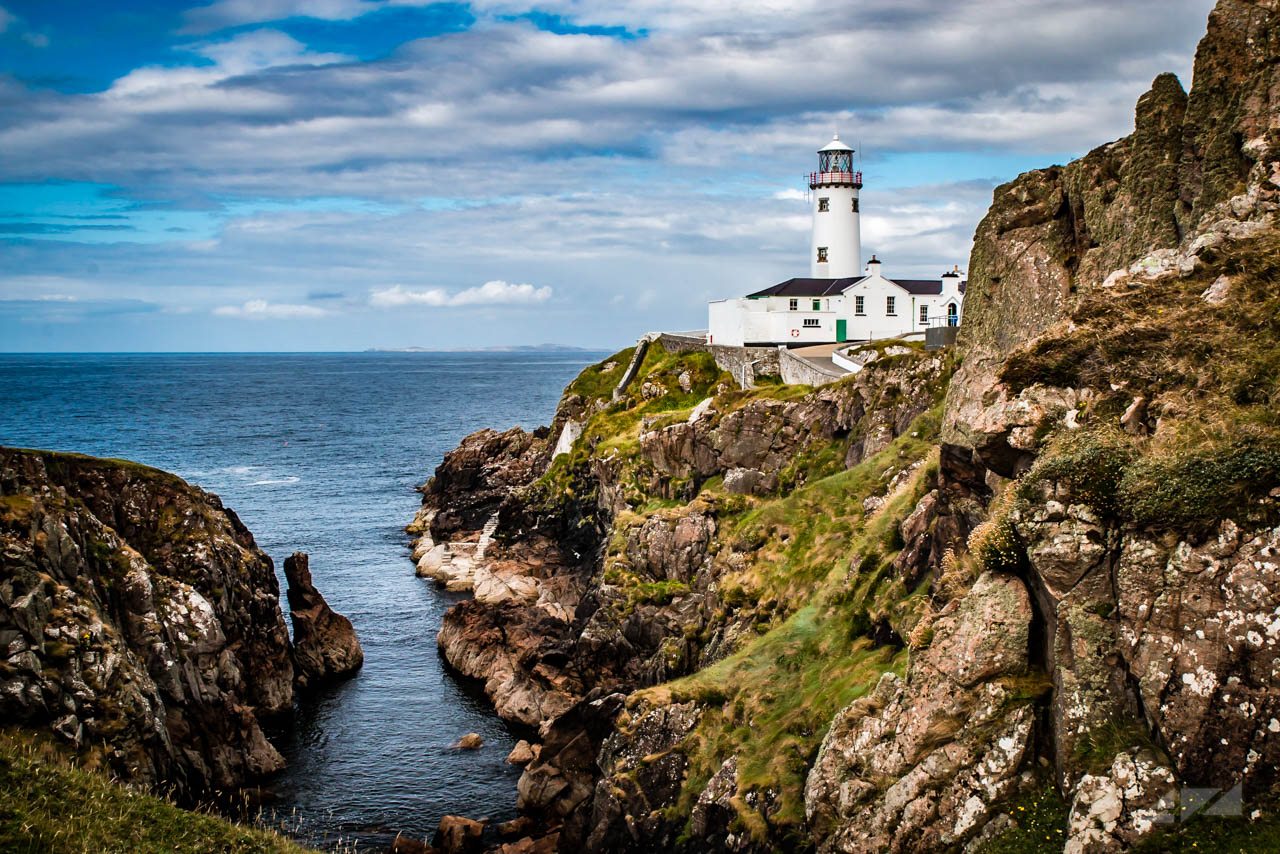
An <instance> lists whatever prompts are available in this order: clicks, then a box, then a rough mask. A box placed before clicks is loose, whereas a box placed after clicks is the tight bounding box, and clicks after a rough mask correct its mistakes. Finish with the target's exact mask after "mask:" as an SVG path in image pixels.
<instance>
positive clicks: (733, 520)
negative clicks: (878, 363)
mask: <svg viewBox="0 0 1280 854" xmlns="http://www.w3.org/2000/svg"><path fill="white" fill-rule="evenodd" d="M894 343H897V342H888V343H887V344H884V345H883V346H889V345H892V344H894ZM906 346H907V347H908V348H909V351H910V352H908V353H903V354H899V355H898V356H895V357H892V358H894V359H900V360H908V359H919V358H921V357H922V353H921V352H920V349H921V348H920V347H918V346H914V345H906ZM880 349H882V347H880ZM630 357H631V353H630V352H629V351H625V352H623V353H619V354H618V355H616V356H613V357H610V358H609V359H608V360H606V361H605V362H603V363H601V364H600V365H597V366H593V367H592V368H588V369H587V370H586V371H584V372H583V375H582V376H581V377H579V379H578V380H576V381H575V382H574V384H573V385H571V386H570V388H569V392H571V393H574V394H580V395H582V396H583V397H584V398H587V399H589V400H591V401H594V403H593V404H592V405H591V406H590V407H589V408H588V410H587V412H588V415H587V418H586V423H585V425H584V428H583V434H582V438H581V439H580V440H579V441H578V442H577V443H576V444H575V448H574V450H573V451H572V452H571V453H569V454H566V455H563V456H561V457H560V458H559V459H557V460H556V462H555V464H554V465H553V466H552V467H551V468H550V470H549V471H548V472H547V473H546V474H545V475H544V476H543V477H542V478H541V479H540V480H539V481H538V482H537V483H535V484H534V485H533V486H531V487H530V489H529V492H528V494H527V498H528V499H532V501H533V502H534V503H535V506H538V507H539V511H540V512H545V513H546V514H547V515H548V516H556V515H558V516H560V517H561V518H577V519H581V518H585V517H587V516H589V515H590V514H591V513H593V512H595V510H594V508H596V507H597V506H598V504H599V499H600V496H598V495H597V494H596V491H597V490H598V489H599V486H598V484H599V482H600V479H599V477H598V471H597V470H598V468H599V467H602V466H608V467H609V468H610V471H611V474H610V477H609V481H610V482H611V483H613V484H617V485H618V487H619V489H620V496H621V498H622V499H623V500H624V501H625V503H626V505H627V507H626V509H622V510H620V512H616V513H615V514H613V515H612V518H611V520H609V521H610V522H611V528H612V537H611V539H610V541H609V542H608V543H607V546H606V555H605V560H604V574H603V581H604V583H605V584H607V585H610V586H611V587H612V588H614V589H615V590H616V591H617V593H619V594H620V596H617V597H615V598H613V599H612V600H611V601H610V603H609V604H607V605H606V606H605V607H609V608H615V609H617V610H618V613H616V614H614V615H613V616H614V618H615V619H625V618H626V617H627V616H628V615H630V614H631V613H632V612H633V611H634V610H635V609H636V608H638V607H641V606H646V607H647V606H654V605H667V604H670V603H673V602H677V601H678V600H680V599H681V598H682V597H685V596H687V595H689V594H690V588H689V585H688V584H687V583H685V582H683V581H674V580H669V579H666V578H661V577H658V578H654V577H652V576H651V575H650V574H649V571H648V569H647V568H644V567H639V566H636V565H635V562H634V560H633V558H632V557H631V556H630V554H629V552H630V550H631V548H632V541H633V540H634V539H635V536H636V532H637V530H638V529H639V528H640V527H641V526H644V525H645V524H646V523H650V522H653V521H654V520H659V519H660V520H662V521H664V522H666V523H669V524H671V525H674V524H675V523H676V521H677V520H679V519H680V518H682V517H686V516H694V515H697V516H702V515H706V516H709V517H711V518H713V519H714V520H715V538H714V541H713V543H712V545H711V549H710V551H711V554H712V560H713V561H715V562H716V563H717V568H716V579H717V580H716V584H717V588H718V591H717V592H718V598H719V601H720V603H721V610H720V611H719V612H717V613H714V614H711V615H710V617H709V619H708V620H707V622H706V624H705V625H702V624H695V625H694V626H691V627H690V629H691V631H693V632H701V633H702V636H701V637H700V638H698V640H699V641H700V642H699V644H698V645H699V646H703V645H705V644H706V643H708V642H710V641H711V640H712V638H713V637H715V636H717V635H719V633H720V632H721V631H722V630H724V629H725V628H727V627H732V632H733V633H734V635H733V636H735V637H737V638H738V640H737V641H735V642H733V643H734V648H733V649H732V650H731V652H730V654H729V655H727V657H725V658H723V659H721V660H720V661H719V662H718V663H716V664H714V665H712V666H711V667H708V668H706V669H703V670H701V671H698V672H696V673H694V674H692V675H690V676H687V677H685V678H683V679H679V680H676V681H674V682H669V683H666V684H664V685H660V686H657V687H654V688H650V689H648V690H645V691H641V692H638V693H637V694H636V695H633V699H632V703H631V704H632V713H637V712H639V711H640V710H641V709H643V708H644V707H647V706H648V705H649V704H651V703H654V704H660V703H665V702H683V701H686V700H690V699H695V700H697V701H699V702H700V703H702V704H703V705H704V706H706V707H707V708H706V709H705V711H704V714H703V716H702V718H701V721H700V723H699V724H698V726H697V727H696V728H695V729H694V731H693V732H692V733H691V734H690V735H689V736H688V737H687V738H686V739H685V740H684V742H682V743H681V744H680V745H678V746H677V747H676V750H678V751H680V752H681V753H683V754H684V755H685V756H686V758H687V759H688V761H689V773H688V777H687V779H686V780H685V783H684V785H683V787H682V790H681V794H680V797H679V799H678V803H677V804H676V805H674V806H673V807H671V814H670V818H672V819H673V820H684V819H687V817H688V816H689V814H690V810H691V808H692V805H693V802H694V801H695V800H696V798H697V797H698V795H699V794H700V793H701V791H702V790H703V788H704V787H705V786H706V784H707V782H708V780H709V779H710V778H711V776H712V775H713V774H714V773H715V772H716V771H717V770H718V769H719V768H720V766H721V765H722V764H723V762H724V761H725V760H726V759H727V758H728V757H729V756H737V757H738V782H739V797H738V798H736V799H735V800H734V803H735V804H736V805H737V807H738V823H739V825H740V829H741V830H743V831H745V832H748V833H750V834H751V835H752V836H753V837H754V838H756V839H757V840H761V841H764V840H768V841H770V842H777V843H780V844H781V843H787V842H788V841H792V842H797V843H799V842H800V841H801V840H802V839H803V826H804V815H803V813H804V796H803V788H804V780H805V775H806V774H807V772H808V768H809V767H810V766H811V765H812V762H813V759H814V757H815V756H816V753H817V750H818V748H819V745H820V744H821V741H822V738H823V735H824V734H825V731H826V728H827V726H828V725H829V724H830V722H831V720H832V719H833V718H834V717H835V715H836V713H838V712H839V711H840V710H841V709H843V708H844V707H845V706H847V705H848V704H849V703H851V702H853V701H854V700H856V699H858V698H859V697H861V696H863V695H864V694H866V693H867V692H868V691H870V690H871V689H872V688H874V686H875V685H876V683H877V682H878V681H879V679H880V677H881V676H882V675H883V674H884V673H885V672H889V671H892V672H896V673H898V674H902V673H904V672H905V670H906V666H907V661H908V657H909V655H910V653H909V651H908V650H907V648H906V646H905V644H904V643H903V642H902V638H904V637H906V636H907V634H909V633H910V631H911V630H912V628H913V627H914V626H915V625H916V624H917V623H918V622H919V621H920V619H921V617H922V616H923V615H924V614H925V613H926V612H927V611H928V609H929V607H930V606H929V604H928V596H927V588H928V581H927V580H926V581H922V582H921V583H920V584H919V585H918V586H917V587H916V588H915V589H908V588H907V587H906V586H905V584H904V583H903V582H902V581H901V580H900V579H899V578H898V577H897V574H896V573H895V572H894V570H893V568H892V562H893V560H894V558H895V557H896V555H897V554H898V552H899V550H900V549H901V548H902V546H903V544H902V541H901V535H900V533H899V527H900V523H901V521H902V520H903V519H904V518H905V517H906V515H907V514H908V513H910V512H911V510H912V508H913V507H914V506H915V504H916V502H917V501H918V500H919V498H920V497H921V495H922V494H923V492H924V490H925V489H926V488H927V484H928V483H929V482H930V481H931V479H932V478H933V476H934V475H935V473H936V470H937V458H936V441H937V436H938V433H939V430H940V425H941V419H942V397H943V394H944V393H945V388H946V379H947V376H948V375H949V371H944V372H943V376H942V378H941V380H940V381H939V382H938V383H937V384H936V387H935V388H932V389H930V390H921V389H913V390H912V391H913V395H916V396H918V395H919V394H920V393H921V392H922V391H924V392H925V393H926V394H927V393H928V391H932V393H933V401H934V406H933V407H932V408H931V409H929V410H928V411H926V412H925V413H923V414H922V415H920V416H919V417H918V418H916V420H915V421H914V423H912V424H911V425H910V426H909V427H908V428H907V430H906V431H905V432H904V433H903V434H902V435H901V436H899V437H898V438H897V439H896V440H894V441H893V442H892V443H891V444H890V445H889V446H888V447H887V448H884V449H883V450H881V451H879V452H878V453H875V454H873V455H872V456H870V457H869V458H867V459H865V460H863V461H862V462H861V463H859V464H858V465H855V466H853V467H852V468H849V469H847V470H846V468H845V465H846V458H847V454H848V451H849V447H850V442H851V441H854V438H855V437H856V438H857V439H858V440H861V439H862V438H863V435H864V433H865V431H864V430H862V429H855V430H854V431H852V433H851V435H849V436H846V435H839V436H836V437H833V438H831V439H829V440H823V439H821V438H819V437H818V436H816V435H815V436H814V438H813V441H810V442H808V443H805V444H803V445H802V446H801V450H800V451H799V452H798V453H796V454H795V456H794V457H793V458H792V459H791V460H790V462H789V464H788V465H787V466H786V467H785V468H784V469H783V470H782V471H781V472H779V475H778V481H779V492H780V493H781V494H780V495H778V496H776V497H775V496H746V495H737V494H730V493H728V492H726V491H725V489H724V485H723V480H722V479H721V478H720V477H715V478H711V479H709V480H706V481H705V482H704V481H702V480H701V479H700V478H699V477H698V476H697V475H696V473H691V474H690V475H688V476H686V477H669V476H666V475H665V474H660V473H658V472H657V471H656V470H655V469H654V467H653V465H652V464H651V463H649V461H648V460H647V459H646V458H645V456H644V455H643V454H642V453H641V446H640V436H641V434H642V432H644V431H646V430H655V429H661V428H662V427H665V426H668V425H672V424H676V423H678V422H681V421H684V420H686V419H687V418H688V417H689V414H690V412H691V411H692V410H693V408H694V407H695V406H696V405H697V404H698V403H700V402H701V401H703V400H705V399H706V398H708V397H710V396H713V395H714V397H715V402H714V408H715V412H717V413H719V414H718V415H713V416H711V417H713V418H723V417H724V415H725V414H727V413H730V412H733V411H735V410H738V409H740V408H742V407H743V406H746V405H749V404H751V403H752V402H755V401H771V402H784V401H793V400H801V399H803V398H804V397H805V396H807V395H810V394H812V393H813V389H812V388H809V387H807V386H794V385H776V384H768V383H762V384H760V385H758V386H757V387H755V388H753V389H750V390H742V389H739V388H737V385H736V383H734V382H733V381H732V378H731V377H730V376H729V375H728V374H726V373H724V372H722V371H721V370H720V369H719V368H718V367H717V366H716V365H715V362H714V360H713V358H712V357H711V356H710V354H707V353H701V352H691V353H668V352H666V350H665V349H664V348H662V347H661V346H660V345H659V346H653V347H651V348H650V349H649V351H648V352H647V353H646V355H645V358H644V361H643V364H642V365H641V367H640V369H639V371H638V372H637V375H636V379H635V380H633V381H632V383H631V384H630V385H629V386H628V388H627V390H626V391H625V393H624V394H623V395H621V397H620V399H618V400H616V401H615V400H613V399H612V396H611V395H612V388H613V385H612V383H613V382H616V379H617V378H620V377H621V375H622V373H623V371H624V370H625V366H626V362H627V360H628V359H629V358H630ZM610 362H613V363H615V366H614V368H611V369H610V370H609V371H604V370H603V367H604V366H605V365H607V364H608V363H610ZM860 376H861V375H860ZM682 378H683V383H682V382H681V379H682ZM843 382H845V383H851V384H852V383H859V382H861V383H863V385H864V386H865V390H864V393H865V391H873V390H876V389H880V398H877V399H873V400H867V401H866V402H865V405H866V407H867V410H868V411H876V410H880V409H883V408H884V407H888V406H894V405H896V404H898V403H899V402H900V401H899V397H901V395H902V391H901V390H899V389H898V388H896V387H894V386H893V384H892V383H885V384H883V385H884V387H883V388H880V387H879V386H878V385H877V384H875V383H869V384H868V383H866V382H865V376H862V378H861V379H860V378H858V377H851V378H849V379H846V380H844V381H843ZM917 463H921V465H918V466H916V464H917ZM912 466H916V467H915V468H914V470H913V472H912V474H911V476H909V477H906V478H901V479H898V480H897V481H895V477H896V476H898V475H899V474H900V473H901V472H903V470H904V469H907V468H909V467H912ZM891 485H892V486H893V490H892V492H891V493H890V494H888V495H887V496H886V501H885V502H884V504H883V505H882V506H881V507H880V508H879V509H878V510H876V511H875V512H873V513H865V512H864V509H863V501H864V499H866V498H868V497H870V496H873V495H885V494H886V492H889V489H890V486H891ZM572 508H576V511H574V510H572ZM599 521H600V522H601V530H602V531H603V530H604V524H603V523H604V521H605V520H604V519H603V518H601V519H600V520H599ZM575 524H579V523H575ZM873 638H878V639H879V643H877V641H876V640H874V639H873ZM669 640H671V641H672V649H671V653H672V656H673V662H672V665H671V666H672V669H675V670H677V671H678V670H679V668H680V656H681V655H682V653H680V652H679V650H678V649H677V647H679V644H678V643H676V640H677V639H669ZM766 791H767V792H769V793H770V794H769V795H768V797H769V798H770V800H771V802H773V803H776V805H777V810H776V811H774V810H773V809H772V808H769V809H762V808H761V807H760V805H759V801H758V800H757V798H756V797H755V796H753V797H751V798H748V797H747V795H748V794H750V793H752V792H755V793H763V792H766ZM774 798H776V801H774V800H773V799H774ZM751 804H754V806H753V805H751ZM766 813H768V817H767V818H766Z"/></svg>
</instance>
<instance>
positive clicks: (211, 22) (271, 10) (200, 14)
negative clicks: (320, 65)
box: [184, 0, 378, 33]
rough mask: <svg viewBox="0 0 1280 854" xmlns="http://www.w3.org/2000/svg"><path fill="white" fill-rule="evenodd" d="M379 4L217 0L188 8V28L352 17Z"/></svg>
mask: <svg viewBox="0 0 1280 854" xmlns="http://www.w3.org/2000/svg"><path fill="white" fill-rule="evenodd" d="M377 8H378V5H377V4H375V3H369V2H364V0H218V2H216V3H210V4H209V5H207V6H199V7H197V8H195V9H191V10H188V11H187V13H186V14H185V15H184V18H185V19H186V22H187V25H186V28H185V31H186V32H191V33H207V32H212V31H214V30H220V29H223V28H225V27H235V26H240V25H243V24H260V23H263V22H264V21H279V20H282V19H284V18H295V17H307V18H318V19H320V20H324V21H349V20H351V19H352V18H358V17H359V16H361V15H363V14H365V13H366V12H371V11H373V10H375V9H377Z"/></svg>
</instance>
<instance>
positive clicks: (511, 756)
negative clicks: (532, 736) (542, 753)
mask: <svg viewBox="0 0 1280 854" xmlns="http://www.w3.org/2000/svg"><path fill="white" fill-rule="evenodd" d="M536 758H537V754H536V753H534V752H533V746H532V745H530V744H529V742H527V741H525V740H524V739H523V738H522V739H520V740H519V741H517V742H516V746H515V747H513V748H511V752H510V753H508V754H507V762H508V763H510V764H512V765H518V766H519V767H521V768H523V767H524V766H526V765H528V764H529V763H530V762H532V761H533V760H534V759H536Z"/></svg>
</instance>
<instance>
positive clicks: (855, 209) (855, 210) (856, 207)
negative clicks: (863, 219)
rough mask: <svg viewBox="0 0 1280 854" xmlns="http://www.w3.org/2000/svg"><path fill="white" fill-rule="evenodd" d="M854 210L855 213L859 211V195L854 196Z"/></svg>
mask: <svg viewBox="0 0 1280 854" xmlns="http://www.w3.org/2000/svg"><path fill="white" fill-rule="evenodd" d="M853 212H854V213H857V212H858V197H857V196H854V197H853Z"/></svg>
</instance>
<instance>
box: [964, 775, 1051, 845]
mask: <svg viewBox="0 0 1280 854" xmlns="http://www.w3.org/2000/svg"><path fill="white" fill-rule="evenodd" d="M1067 812H1068V808H1067V804H1066V802H1064V801H1063V800H1062V795H1060V794H1058V790H1057V788H1056V787H1055V786H1054V785H1053V784H1052V783H1048V782H1045V783H1043V784H1041V785H1040V786H1037V787H1036V788H1035V789H1032V790H1030V791H1027V792H1025V793H1023V794H1022V795H1020V796H1019V797H1017V798H1015V799H1014V800H1013V801H1012V802H1011V803H1010V804H1009V817H1010V818H1012V819H1013V822H1014V823H1013V825H1011V826H1010V827H1008V828H1006V829H1005V830H1004V831H1003V832H1001V833H1000V834H998V835H997V836H996V837H995V838H994V839H992V840H990V841H988V842H987V843H985V844H984V845H982V846H980V847H979V848H978V851H977V854H1041V852H1044V851H1061V850H1062V846H1063V845H1064V844H1065V843H1066V841H1067Z"/></svg>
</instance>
